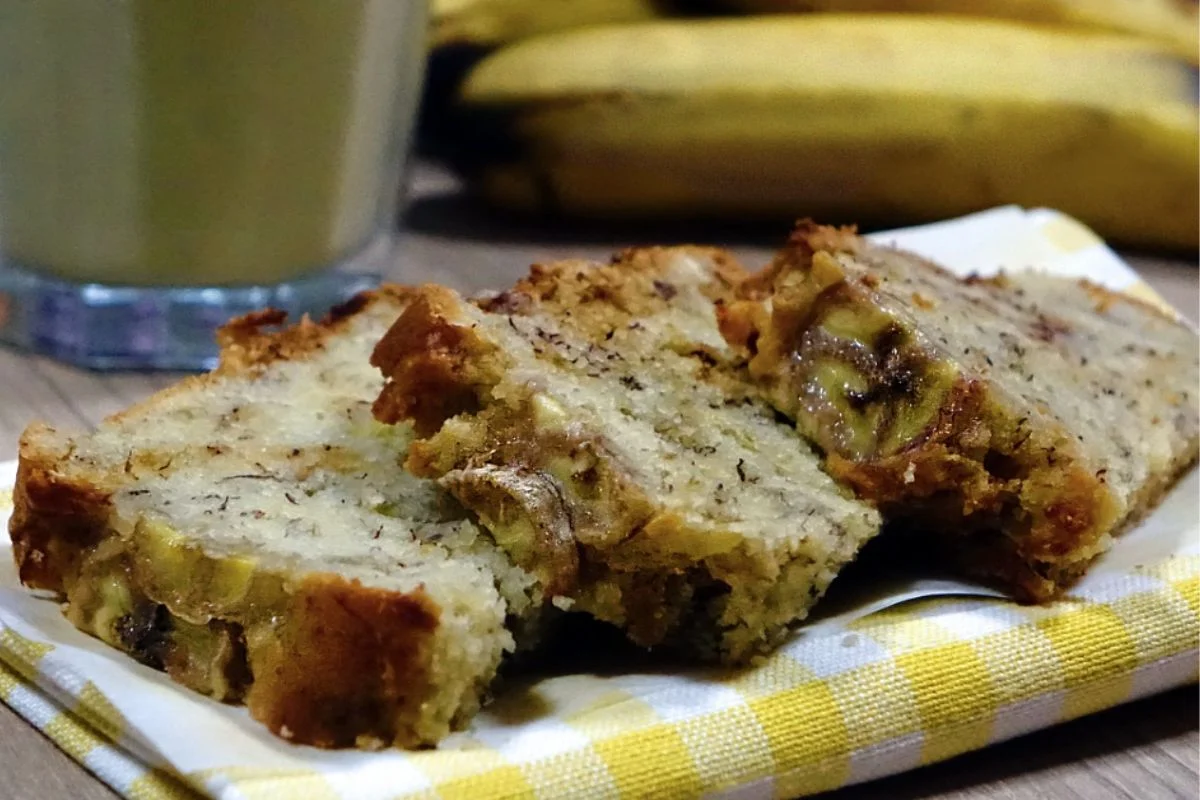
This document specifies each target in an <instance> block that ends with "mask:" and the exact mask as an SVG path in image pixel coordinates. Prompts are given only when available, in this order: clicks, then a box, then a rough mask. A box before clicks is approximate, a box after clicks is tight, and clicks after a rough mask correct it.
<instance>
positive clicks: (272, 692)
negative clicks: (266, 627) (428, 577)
mask: <svg viewBox="0 0 1200 800" xmlns="http://www.w3.org/2000/svg"><path fill="white" fill-rule="evenodd" d="M440 613H441V611H440V609H439V608H438V607H437V605H436V604H435V603H434V602H433V601H432V600H430V599H429V597H428V596H427V595H426V594H425V593H424V592H423V591H420V590H418V591H415V592H412V593H409V594H400V593H397V592H391V591H385V590H381V589H372V588H367V587H364V586H362V585H361V584H360V583H359V582H358V581H347V580H346V579H345V578H342V577H340V576H337V575H332V574H329V575H311V576H309V577H307V578H306V579H305V580H304V581H303V582H302V583H301V584H300V585H299V586H298V587H296V589H295V592H294V594H293V595H292V597H291V603H290V606H289V607H288V608H287V610H286V611H284V612H283V613H282V615H281V618H282V619H284V620H286V622H285V624H284V625H283V626H282V627H281V628H280V629H279V630H277V631H268V632H265V633H264V634H262V635H258V636H255V635H254V634H253V633H252V634H251V641H250V669H251V672H252V673H253V675H254V682H253V684H251V686H250V689H249V692H248V694H247V695H246V706H247V707H248V708H249V709H250V714H251V715H252V716H253V717H254V718H255V719H257V720H259V721H260V722H262V723H263V724H265V725H266V726H267V727H268V728H270V729H271V730H272V731H273V732H275V733H276V734H278V735H280V736H282V737H283V738H285V739H290V740H292V741H296V742H302V743H305V744H311V745H315V746H317V747H351V746H354V745H356V744H358V745H360V746H362V745H369V744H370V743H371V741H372V740H375V741H376V742H377V743H378V744H388V745H390V744H397V745H400V746H402V747H413V746H417V745H421V744H425V743H427V741H428V740H427V739H424V738H422V737H421V736H419V735H417V734H416V733H415V732H414V731H412V730H411V729H407V728H406V727H405V725H404V724H403V721H405V720H410V719H416V718H418V717H419V716H420V713H421V704H422V703H423V702H425V700H426V698H427V697H428V694H429V687H428V684H429V681H430V678H431V676H430V673H429V671H430V668H431V664H430V657H429V652H428V651H429V647H430V641H431V639H432V637H433V633H434V631H435V630H436V629H437V627H438V619H439V617H440ZM398 722H400V723H401V724H397V723H398Z"/></svg>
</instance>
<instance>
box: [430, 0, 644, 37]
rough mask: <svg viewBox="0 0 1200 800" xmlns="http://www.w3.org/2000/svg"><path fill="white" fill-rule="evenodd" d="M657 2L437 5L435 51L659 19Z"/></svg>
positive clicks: (433, 12) (523, 0) (473, 0)
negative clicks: (437, 48)
mask: <svg viewBox="0 0 1200 800" xmlns="http://www.w3.org/2000/svg"><path fill="white" fill-rule="evenodd" d="M661 5H662V2H658V1H656V0H433V4H432V6H431V9H430V21H431V25H432V39H433V46H435V47H440V46H442V45H447V44H472V45H481V46H491V45H496V44H502V43H505V42H511V41H516V40H517V39H524V38H526V37H529V36H535V35H537V34H541V33H548V32H550V31H557V30H563V29H566V28H577V27H582V26H585V25H600V24H605V23H615V22H640V21H643V20H649V19H654V18H656V17H658V16H661V14H662V12H661V11H660V8H659V6H661Z"/></svg>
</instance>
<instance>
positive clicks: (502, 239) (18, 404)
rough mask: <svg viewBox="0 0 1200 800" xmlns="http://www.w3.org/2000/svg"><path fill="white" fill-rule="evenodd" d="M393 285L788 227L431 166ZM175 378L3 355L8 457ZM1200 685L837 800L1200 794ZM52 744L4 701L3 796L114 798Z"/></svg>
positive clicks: (1146, 265) (1165, 272) (741, 237)
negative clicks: (593, 218) (597, 223)
mask: <svg viewBox="0 0 1200 800" xmlns="http://www.w3.org/2000/svg"><path fill="white" fill-rule="evenodd" d="M411 196H412V201H411V204H410V207H409V209H408V212H407V214H406V218H405V227H406V232H405V234H404V238H403V240H402V243H401V245H400V252H399V254H398V256H397V258H396V261H395V267H394V271H393V274H392V277H394V278H395V279H397V280H399V281H405V282H423V281H437V282H441V283H446V284H449V285H451V286H454V287H456V288H459V289H465V290H475V289H483V288H488V287H499V286H505V285H507V284H509V283H511V282H512V281H513V280H514V279H515V278H517V277H518V276H519V275H520V274H521V273H522V272H523V271H524V270H525V268H526V267H527V266H528V264H530V263H531V262H532V261H535V260H546V259H552V258H556V257H566V256H579V255H584V256H596V257H603V256H605V255H607V254H608V253H610V252H611V251H612V250H613V249H614V248H615V247H619V246H625V245H629V244H638V243H650V242H656V243H669V242H679V241H702V242H706V243H714V244H728V245H732V246H733V249H734V250H735V251H736V252H737V253H738V254H739V255H741V256H743V257H744V258H745V259H746V260H747V263H750V264H754V263H760V262H761V260H762V259H763V258H764V257H765V256H766V254H767V253H769V252H770V250H769V248H770V246H771V245H772V244H773V243H774V242H775V241H777V240H779V239H781V238H782V233H783V232H782V231H779V230H776V231H764V230H762V229H759V230H746V229H737V230H714V229H713V228H712V227H711V226H704V227H703V228H700V229H691V230H689V229H687V228H681V227H672V228H670V229H664V228H658V229H645V228H641V229H632V228H621V229H614V228H612V227H607V228H602V227H582V228H581V227H578V226H573V227H569V228H567V227H564V226H554V227H553V228H551V227H549V226H537V225H532V224H529V223H523V222H518V221H514V220H506V219H498V218H496V217H495V216H494V215H490V214H488V213H487V212H485V211H482V210H480V209H478V208H475V207H474V206H472V205H471V204H470V203H468V202H466V201H465V200H464V199H463V198H462V197H461V194H460V192H459V191H458V185H457V184H456V183H455V181H454V180H453V179H452V178H450V177H449V176H447V175H445V174H444V173H441V172H439V171H437V170H435V169H433V168H431V167H420V168H419V169H418V170H417V171H416V174H415V175H414V179H413V189H412V191H411ZM1130 261H1131V262H1132V263H1133V264H1134V265H1135V266H1136V267H1137V268H1138V269H1139V270H1140V271H1141V273H1142V275H1143V276H1144V277H1145V278H1146V280H1147V281H1148V282H1149V283H1150V284H1151V285H1153V286H1154V287H1155V288H1156V289H1157V290H1158V291H1159V292H1160V293H1161V294H1162V295H1163V296H1164V297H1166V298H1167V299H1168V300H1170V301H1171V302H1172V303H1174V304H1175V305H1176V306H1177V307H1178V308H1180V309H1181V310H1182V311H1183V312H1184V313H1185V314H1187V315H1188V316H1190V317H1191V318H1192V319H1196V316H1197V302H1198V297H1200V293H1198V286H1200V283H1198V275H1200V273H1198V272H1197V268H1196V264H1195V262H1194V261H1181V260H1172V259H1167V258H1150V257H1134V256H1130ZM176 377H177V376H172V375H163V374H99V373H91V372H85V371H81V370H77V369H73V368H70V367H66V366H63V365H61V364H57V363H54V362H52V361H49V360H47V359H42V358H35V357H30V356H27V355H22V354H20V353H17V352H14V351H11V350H5V349H2V348H0V460H5V459H7V458H11V457H13V456H14V455H15V452H16V442H17V437H18V436H19V435H20V432H21V429H22V428H24V426H25V425H26V424H27V423H29V422H30V421H31V420H34V419H43V420H46V421H48V422H51V423H54V424H58V425H61V426H64V427H83V426H88V425H91V424H94V423H96V422H97V421H99V420H100V419H101V418H103V417H104V416H105V415H107V414H109V413H112V412H114V411H117V410H118V409H120V408H122V407H124V406H126V405H128V404H129V403H131V402H133V401H136V400H139V399H141V398H142V397H144V396H145V395H147V394H148V393H150V392H152V391H154V390H156V389H158V388H160V387H162V386H165V385H166V384H168V383H170V382H172V381H173V380H175V379H176ZM1198 704H1200V696H1198V694H1197V689H1196V687H1187V688H1183V689H1178V690H1175V691H1172V692H1169V693H1166V694H1163V695H1159V696H1157V697H1152V698H1149V699H1146V700H1142V701H1139V702H1136V703H1131V704H1129V705H1127V706H1124V707H1121V708H1117V709H1113V710H1110V711H1107V712H1104V713H1101V714H1097V715H1095V716H1092V717H1089V718H1085V719H1082V720H1077V721H1075V722H1072V723H1069V724H1066V725H1062V726H1059V727H1057V728H1053V729H1050V730H1046V731H1041V732H1039V733H1036V734H1033V735H1030V736H1026V737H1024V738H1022V739H1018V740H1015V741H1012V742H1007V743H1005V744H1001V745H998V746H995V747H991V748H988V749H987V750H983V751H980V752H976V753H971V754H968V755H966V756H962V757H959V758H956V759H953V760H951V761H949V762H946V763H943V764H938V765H935V766H932V767H926V768H924V769H921V770H917V771H914V772H910V773H907V774H904V775H899V776H896V777H893V778H887V779H884V780H881V781H876V782H874V783H871V784H867V785H865V786H860V787H852V788H850V789H845V790H842V791H840V792H836V793H834V794H833V795H831V796H830V797H831V798H836V799H837V800H850V799H851V798H867V797H894V798H918V797H922V798H924V797H930V798H968V797H997V798H1029V800H1034V798H1038V799H1041V798H1079V799H1080V800H1112V799H1113V798H1125V797H1129V798H1167V797H1197V796H1200V783H1198V780H1200V779H1198V775H1200V757H1198V755H1197V745H1198V742H1200V736H1198V734H1197V716H1198ZM112 797H114V795H113V794H112V792H110V791H109V790H108V789H107V788H106V787H104V786H103V785H102V784H101V783H99V782H98V781H97V780H95V779H94V778H92V777H91V776H90V775H89V774H88V773H87V772H86V771H84V770H83V768H81V767H79V766H77V765H76V764H75V763H74V762H73V761H71V760H70V759H69V758H68V757H67V756H65V755H64V754H63V753H61V752H60V751H58V750H57V749H56V748H55V747H54V745H53V744H51V743H50V741H49V740H48V739H45V738H44V737H42V735H41V734H40V733H38V732H37V731H36V730H35V729H33V728H31V727H30V726H28V725H27V724H26V723H25V722H24V721H22V720H21V719H20V718H19V717H17V716H16V715H15V714H14V713H13V712H12V711H10V710H9V709H8V708H7V707H4V706H2V705H0V798H12V799H13V800H17V798H50V799H54V798H73V799H74V798H78V800H92V799H93V798H97V799H98V798H110V799H111V798H112Z"/></svg>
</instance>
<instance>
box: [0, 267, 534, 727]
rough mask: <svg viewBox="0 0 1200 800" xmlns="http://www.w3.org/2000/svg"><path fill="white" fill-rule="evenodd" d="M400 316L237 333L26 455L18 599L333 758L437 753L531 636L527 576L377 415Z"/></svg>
mask: <svg viewBox="0 0 1200 800" xmlns="http://www.w3.org/2000/svg"><path fill="white" fill-rule="evenodd" d="M406 302H407V293H406V292H405V291H404V290H381V291H379V292H377V293H373V294H371V295H367V296H363V297H361V298H360V299H359V301H358V302H357V303H355V304H354V305H353V306H352V307H349V308H343V309H342V310H341V312H340V314H338V315H336V316H334V317H331V318H330V319H329V320H327V321H325V322H322V323H319V324H313V323H309V322H307V321H305V322H302V323H300V324H299V325H297V326H293V327H292V328H289V329H284V330H282V331H280V332H276V333H272V332H268V331H266V330H263V328H265V327H267V326H269V325H271V324H272V323H278V322H280V321H281V319H280V316H279V315H274V314H270V313H263V314H259V315H254V316H251V317H249V318H245V319H243V320H241V321H240V322H238V323H235V324H233V325H231V326H229V327H227V328H226V329H225V331H224V333H223V336H224V342H223V344H224V351H223V359H222V363H221V365H220V367H218V369H217V370H216V371H215V372H214V373H212V374H209V375H205V376H202V377H197V378H191V379H188V380H185V381H184V382H183V383H182V384H181V385H179V386H177V387H174V388H172V389H168V390H166V391H164V392H161V393H159V394H158V395H155V396H154V397H152V398H150V399H149V400H148V401H146V402H145V403H143V404H141V405H139V406H136V407H134V408H132V409H130V410H128V411H126V412H124V413H122V414H120V415H118V416H116V417H114V418H111V419H109V420H107V421H106V422H104V423H103V424H101V425H100V426H99V427H98V428H97V429H96V430H95V431H93V432H91V433H88V434H82V435H77V436H68V435H65V434H63V433H60V432H58V431H55V430H53V429H51V428H48V427H46V426H43V425H34V426H32V427H30V428H29V429H28V430H27V431H26V433H25V435H24V437H23V439H22V442H21V452H20V467H19V474H18V483H17V487H16V491H15V502H16V508H15V512H14V515H13V518H12V522H11V527H10V531H11V535H12V539H13V544H14V550H15V555H16V560H17V564H18V567H19V570H20V575H21V580H22V581H23V582H24V583H25V584H26V585H28V586H30V587H36V588H42V589H50V590H53V591H55V592H58V593H59V594H60V595H61V596H62V597H63V598H64V599H65V601H66V606H65V609H66V614H67V616H68V618H69V619H70V620H71V621H72V622H73V623H74V624H75V625H77V626H78V627H79V628H81V629H82V630H84V631H86V632H88V633H91V634H93V635H95V636H97V637H99V638H100V639H102V640H103V641H105V642H107V643H109V644H111V645H113V646H115V647H117V648H120V649H122V650H124V651H126V652H127V653H129V654H130V655H132V656H133V657H135V658H136V659H138V660H139V661H141V662H143V663H145V664H148V665H151V666H153V667H156V668H159V669H163V670H165V671H166V672H167V673H168V674H169V675H170V676H171V677H172V678H173V679H175V680H176V681H178V682H180V683H182V684H184V685H186V686H188V687H190V688H192V689H195V690H197V691H200V692H203V693H206V694H209V695H212V696H213V697H215V698H218V699H220V700H224V701H227V702H242V703H245V704H246V705H247V706H248V707H249V710H250V713H251V714H252V715H253V716H254V717H255V718H256V719H258V720H259V721H261V722H262V723H264V724H265V725H267V726H268V727H269V728H270V729H271V730H272V731H273V732H275V733H276V734H278V735H280V736H283V737H285V738H288V739H290V740H292V741H295V742H300V743H306V744H312V745H318V746H325V747H343V746H360V747H376V746H386V745H393V744H395V745H400V746H416V745H422V744H429V743H434V742H436V741H438V740H439V739H440V738H442V737H443V736H445V735H446V734H447V733H448V732H449V731H450V730H451V729H452V728H454V727H457V726H461V725H462V724H464V723H465V722H466V721H467V720H468V719H469V718H470V717H471V715H472V714H473V713H474V711H475V710H476V709H477V708H478V707H479V705H480V702H481V699H482V698H483V697H484V694H485V692H486V691H487V688H488V684H489V682H490V681H491V679H492V677H493V676H494V674H495V672H496V669H497V665H498V664H499V663H500V661H501V659H502V658H503V657H504V656H505V654H506V653H508V652H510V651H512V650H513V648H514V640H513V635H512V633H511V632H510V630H509V626H510V625H513V626H516V625H520V624H527V625H530V626H532V625H533V624H534V623H535V621H536V620H535V617H536V614H537V607H538V605H539V604H540V602H539V601H538V600H537V598H536V597H533V596H532V595H533V593H535V592H536V587H535V585H534V581H533V578H532V576H530V575H529V574H527V573H526V572H524V571H523V570H521V569H519V568H517V567H515V566H514V565H513V564H512V562H511V560H510V559H509V558H508V557H507V556H505V554H504V553H503V552H502V551H500V550H499V549H498V548H496V547H495V545H494V543H493V542H492V540H491V539H490V537H488V536H487V535H486V534H485V532H483V531H481V529H479V528H478V527H477V526H476V525H475V524H474V523H473V522H471V521H470V520H469V519H468V518H467V515H466V514H465V512H464V511H463V510H462V509H461V507H459V506H458V505H457V504H456V503H454V502H453V500H452V499H451V498H449V497H447V496H446V495H445V493H444V492H442V491H440V490H439V489H438V488H437V487H436V486H435V485H434V484H433V483H432V482H430V481H425V480H420V479H417V478H415V477H412V476H411V475H408V474H407V473H405V472H404V471H403V470H400V469H399V468H398V467H397V461H396V459H397V457H398V456H403V454H404V452H405V449H406V447H407V446H408V442H409V440H410V438H411V431H410V429H408V428H406V427H404V426H398V427H393V426H384V425H381V424H379V423H378V422H376V421H375V420H374V419H373V418H372V417H371V413H370V405H371V401H372V400H374V398H375V396H376V395H377V394H378V392H379V389H380V387H381V386H382V383H383V382H382V379H381V378H380V377H379V375H378V373H377V372H376V371H375V370H374V369H372V368H371V366H370V365H369V355H370V352H371V348H372V347H373V346H374V344H375V343H376V341H378V339H379V337H380V336H381V335H382V334H383V332H384V331H386V330H387V328H388V326H389V325H390V324H391V323H392V322H393V321H394V320H395V319H396V317H397V316H398V315H399V314H400V311H401V309H402V308H403V307H404V304H405V303H406Z"/></svg>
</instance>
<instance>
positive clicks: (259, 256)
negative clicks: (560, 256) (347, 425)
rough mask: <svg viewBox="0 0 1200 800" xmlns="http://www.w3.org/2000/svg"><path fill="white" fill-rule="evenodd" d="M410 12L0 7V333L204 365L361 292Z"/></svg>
mask: <svg viewBox="0 0 1200 800" xmlns="http://www.w3.org/2000/svg"><path fill="white" fill-rule="evenodd" d="M425 6H426V2H425V0H0V341H4V342H7V343H9V344H15V345H17V346H19V347H23V348H27V349H30V350H33V351H38V352H43V353H46V354H49V355H52V356H55V357H57V358H60V359H63V360H66V361H70V362H73V363H76V364H80V365H85V366H89V367H95V368H178V369H200V368H207V367H210V366H212V365H213V363H214V362H215V357H216V348H215V344H214V337H213V333H214V330H215V328H216V327H217V326H218V325H220V324H221V323H223V322H224V321H225V320H227V319H228V318H229V317H231V316H233V315H236V314H240V313H244V312H246V311H250V310H253V309H257V308H263V307H268V306H269V307H274V308H280V309H283V310H286V311H288V312H289V313H290V314H292V315H293V316H295V315H299V314H301V313H310V314H314V315H321V314H322V313H324V312H325V311H326V310H327V309H328V308H329V307H330V306H332V305H334V304H336V303H338V302H341V301H343V300H345V299H347V298H348V297H349V296H350V295H352V294H353V293H355V292H357V291H360V290H362V289H364V288H368V287H369V286H371V285H372V284H373V283H375V282H376V281H377V277H376V276H375V274H374V271H375V270H377V269H380V268H382V267H383V265H384V264H385V263H386V261H387V260H388V257H389V255H390V253H391V250H392V243H393V241H394V236H395V229H394V226H395V221H396V216H397V203H398V197H399V195H400V179H401V173H402V168H403V165H404V158H405V153H406V151H407V149H408V138H409V132H410V128H411V127H412V121H413V115H414V114H415V113H416V103H417V98H418V95H419V91H420V82H421V78H422V69H423V65H424V58H425V35H426V27H425V25H426V7H425Z"/></svg>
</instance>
